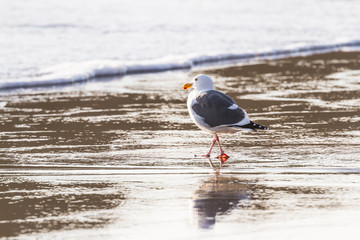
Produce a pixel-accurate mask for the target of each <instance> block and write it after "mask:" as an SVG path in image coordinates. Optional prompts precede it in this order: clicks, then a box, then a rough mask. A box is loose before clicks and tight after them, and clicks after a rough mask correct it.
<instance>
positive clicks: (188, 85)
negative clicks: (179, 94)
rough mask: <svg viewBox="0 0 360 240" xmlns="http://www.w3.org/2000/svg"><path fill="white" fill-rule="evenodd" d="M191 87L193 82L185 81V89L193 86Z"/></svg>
mask: <svg viewBox="0 0 360 240" xmlns="http://www.w3.org/2000/svg"><path fill="white" fill-rule="evenodd" d="M191 87H192V84H191V83H185V84H184V86H183V90H186V89H188V88H191Z"/></svg>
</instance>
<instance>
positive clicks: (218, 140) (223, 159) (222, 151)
mask: <svg viewBox="0 0 360 240" xmlns="http://www.w3.org/2000/svg"><path fill="white" fill-rule="evenodd" d="M215 138H216V141H217V142H218V145H219V148H220V152H221V153H220V155H219V156H218V158H219V159H220V161H221V162H222V163H224V162H225V161H226V160H227V159H228V158H230V157H229V156H228V155H227V154H226V153H225V152H224V150H223V149H222V147H221V145H220V139H219V136H218V135H217V134H215Z"/></svg>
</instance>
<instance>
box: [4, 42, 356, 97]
mask: <svg viewBox="0 0 360 240" xmlns="http://www.w3.org/2000/svg"><path fill="white" fill-rule="evenodd" d="M359 47H360V40H353V41H346V42H335V43H332V44H322V45H321V44H318V45H307V46H304V45H302V46H299V45H296V46H287V47H284V48H283V49H275V50H269V49H267V50H263V51H258V52H254V53H238V54H235V53H230V54H216V55H201V56H188V57H167V58H162V59H157V60H148V61H129V62H124V61H117V60H96V61H95V60H94V61H85V62H80V63H75V62H74V63H65V64H61V65H57V66H53V67H49V68H45V69H42V70H41V71H40V72H39V73H38V75H37V77H32V78H28V79H13V80H7V81H3V82H1V83H0V90H4V89H11V88H24V87H35V86H51V85H59V84H70V83H76V82H82V81H86V80H89V79H93V78H98V77H104V76H123V75H127V74H141V73H153V72H164V71H170V70H179V69H191V68H194V67H198V66H204V65H209V64H221V63H228V62H231V63H236V62H240V61H251V60H261V59H276V58H280V57H291V56H300V55H311V54H315V53H323V52H332V51H340V50H351V49H353V48H359Z"/></svg>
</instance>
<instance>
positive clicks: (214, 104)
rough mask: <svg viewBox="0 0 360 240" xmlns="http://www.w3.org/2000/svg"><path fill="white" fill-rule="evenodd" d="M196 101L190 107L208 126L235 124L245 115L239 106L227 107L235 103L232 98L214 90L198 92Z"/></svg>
mask: <svg viewBox="0 0 360 240" xmlns="http://www.w3.org/2000/svg"><path fill="white" fill-rule="evenodd" d="M196 102H197V103H195V104H194V105H193V106H192V109H193V110H194V111H195V113H196V114H197V115H199V116H201V117H203V118H204V121H205V122H206V123H207V124H208V125H209V126H210V127H216V126H220V125H232V124H236V123H238V122H240V121H241V120H242V119H244V117H245V115H246V113H245V111H244V110H242V109H241V108H237V109H229V108H228V107H230V106H231V105H233V104H236V103H235V102H234V100H232V99H231V98H230V97H229V96H227V95H225V94H224V93H221V92H218V91H215V90H210V91H206V92H204V93H202V94H200V95H199V96H198V97H197V98H196Z"/></svg>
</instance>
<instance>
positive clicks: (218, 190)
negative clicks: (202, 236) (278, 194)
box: [193, 174, 253, 229]
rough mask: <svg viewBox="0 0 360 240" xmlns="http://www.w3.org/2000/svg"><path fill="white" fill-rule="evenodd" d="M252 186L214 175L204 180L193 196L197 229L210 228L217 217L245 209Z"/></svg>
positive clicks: (244, 182) (236, 179)
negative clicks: (240, 208)
mask: <svg viewBox="0 0 360 240" xmlns="http://www.w3.org/2000/svg"><path fill="white" fill-rule="evenodd" d="M252 186H253V184H251V183H249V182H246V181H241V180H240V179H238V178H235V177H225V176H221V175H219V174H215V175H214V176H213V177H210V178H209V179H206V180H205V181H204V183H203V184H202V185H201V186H200V187H199V189H198V190H197V191H196V192H195V194H194V200H193V210H194V215H195V218H196V219H197V220H196V221H197V224H198V227H199V228H205V229H208V228H212V227H213V226H214V225H215V223H216V218H217V217H218V216H219V215H225V214H228V213H229V212H230V211H232V210H233V209H235V208H238V207H247V206H248V204H249V202H250V198H251V191H252V190H251V188H252Z"/></svg>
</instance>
